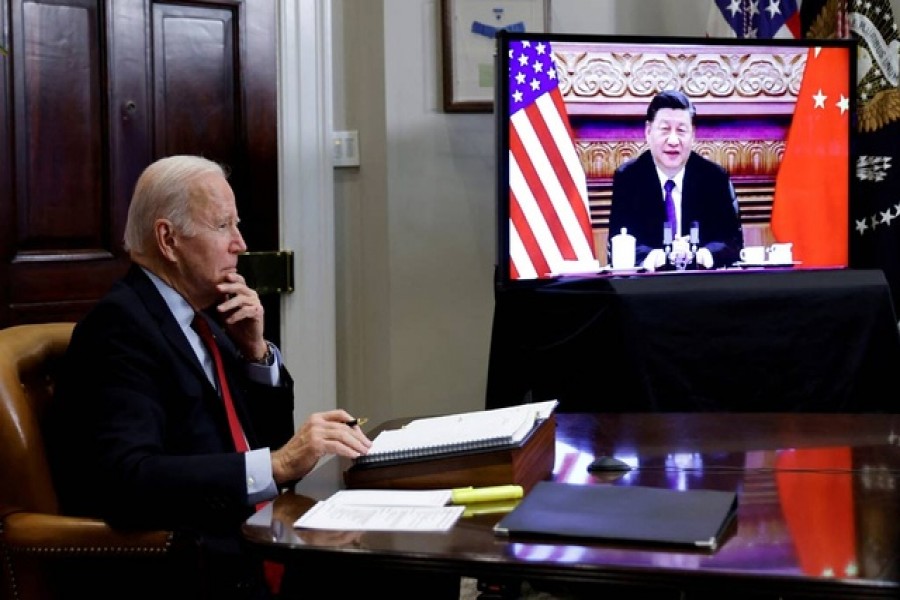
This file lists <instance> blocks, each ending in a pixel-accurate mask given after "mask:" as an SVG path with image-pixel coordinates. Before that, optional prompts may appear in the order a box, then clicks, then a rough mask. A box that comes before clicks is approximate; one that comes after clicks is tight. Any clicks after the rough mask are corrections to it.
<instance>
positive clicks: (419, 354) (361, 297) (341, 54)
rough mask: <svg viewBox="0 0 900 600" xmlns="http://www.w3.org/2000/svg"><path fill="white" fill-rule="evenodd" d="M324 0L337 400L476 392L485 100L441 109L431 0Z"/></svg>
mask: <svg viewBox="0 0 900 600" xmlns="http://www.w3.org/2000/svg"><path fill="white" fill-rule="evenodd" d="M898 3H900V0H893V5H894V10H895V16H896V15H897V14H900V13H898V12H897V10H898V6H897V5H898ZM332 6H333V13H334V18H333V21H334V47H335V50H334V57H335V63H334V69H335V71H334V121H335V123H334V126H335V128H336V129H355V130H358V131H359V135H360V147H361V166H360V167H359V168H358V169H336V170H335V178H334V193H335V198H334V202H335V205H334V210H335V215H336V217H335V223H336V232H335V236H336V243H337V250H336V254H337V282H336V285H337V332H338V333H337V364H338V366H337V390H338V392H337V403H338V405H339V406H342V407H344V408H347V409H348V410H350V411H351V412H353V413H354V414H365V415H367V416H369V417H371V418H372V419H373V421H374V422H379V421H382V420H384V419H388V418H394V417H400V416H410V415H421V414H430V413H444V412H451V411H463V410H476V409H479V408H482V407H483V405H484V400H485V390H486V382H487V363H488V352H489V347H490V336H491V322H492V316H493V300H494V298H493V287H492V282H493V264H494V231H495V223H494V210H495V209H494V202H495V200H494V168H495V157H494V121H493V115H492V114H446V113H444V112H443V111H442V109H441V105H440V93H441V89H440V75H439V74H440V73H441V70H440V36H439V33H440V32H439V18H438V14H439V10H440V3H439V1H438V0H383V1H377V0H333V2H332ZM710 6H711V0H640V1H638V0H551V29H553V30H554V31H557V32H571V33H589V32H594V33H623V34H647V35H679V36H702V35H704V34H705V30H706V22H707V17H708V14H709V9H710ZM300 277H301V278H302V274H300ZM301 283H302V282H301ZM302 385H303V383H302V382H298V386H302Z"/></svg>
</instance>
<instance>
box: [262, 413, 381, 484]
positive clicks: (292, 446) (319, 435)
mask: <svg viewBox="0 0 900 600" xmlns="http://www.w3.org/2000/svg"><path fill="white" fill-rule="evenodd" d="M352 419H353V417H351V416H350V414H349V413H348V412H347V411H344V410H340V409H338V410H329V411H326V412H319V413H313V414H311V415H310V416H309V418H307V419H306V422H304V423H303V424H302V425H301V426H300V428H299V429H297V431H296V432H295V433H294V435H293V437H291V439H290V440H288V442H287V443H286V444H285V445H284V446H282V447H281V448H279V449H278V450H276V451H274V452H272V476H273V477H274V478H275V483H276V484H278V485H281V484H284V483H287V482H290V481H295V480H297V479H300V478H301V477H303V476H304V475H306V474H307V473H309V472H310V471H312V469H313V467H315V466H316V464H317V463H318V462H319V460H320V459H322V458H323V457H324V456H326V455H329V454H336V455H338V456H346V457H348V458H356V457H358V456H360V455H362V454H365V453H366V452H368V451H369V446H371V445H372V441H371V440H370V439H369V438H368V437H366V434H364V433H363V432H362V430H361V429H360V428H359V427H348V426H347V422H348V421H351V420H352Z"/></svg>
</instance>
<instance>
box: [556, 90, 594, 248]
mask: <svg viewBox="0 0 900 600" xmlns="http://www.w3.org/2000/svg"><path fill="white" fill-rule="evenodd" d="M550 96H551V98H552V99H553V106H554V109H555V110H556V112H557V113H559V114H560V115H561V116H562V122H563V124H564V125H565V126H566V132H567V133H568V136H569V139H570V140H572V153H573V156H574V157H575V158H576V159H577V158H578V152H576V150H575V141H574V140H575V132H574V131H572V125H571V124H570V123H569V118H568V113H567V112H566V103H565V100H563V97H562V93H560V91H559V90H558V89H557V90H553V91H552V92H551V93H550ZM560 170H563V171H565V173H566V179H567V180H568V181H572V178H571V175H570V174H569V172H568V170H566V168H565V164H564V163H563V164H562V165H561V167H560ZM568 197H569V204H571V205H572V210H573V212H574V213H575V218H576V219H578V224H579V226H580V227H581V232H582V233H583V234H584V239H585V241H586V242H587V244H588V246H589V247H590V248H591V249H593V247H594V241H593V239H594V232H593V230H592V229H591V215H590V212H589V211H588V205H587V198H583V197H582V196H581V191H580V189H579V188H578V186H577V185H576V184H575V182H574V181H572V188H571V190H570V191H569V193H568Z"/></svg>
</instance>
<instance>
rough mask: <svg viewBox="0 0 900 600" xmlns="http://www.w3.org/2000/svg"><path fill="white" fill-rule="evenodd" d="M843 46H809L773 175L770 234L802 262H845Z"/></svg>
mask: <svg viewBox="0 0 900 600" xmlns="http://www.w3.org/2000/svg"><path fill="white" fill-rule="evenodd" d="M848 62H849V57H848V55H847V53H846V52H845V51H844V50H843V48H821V47H817V48H811V49H810V50H809V51H808V52H807V57H806V67H805V69H804V71H803V80H802V82H801V83H800V92H799V93H798V95H797V104H796V106H795V108H794V116H793V118H792V119H791V126H790V130H789V131H788V136H787V140H786V141H785V149H784V157H783V158H782V160H781V165H780V166H779V167H778V174H777V175H776V178H775V193H774V198H773V201H772V234H773V235H774V236H775V240H776V241H778V242H792V243H793V245H794V246H793V255H794V260H797V261H800V262H801V263H802V264H803V266H804V267H841V266H844V265H846V264H847V262H848V257H847V254H848V252H847V243H848V242H847V235H848V227H847V219H848V206H847V190H848V189H849V164H850V155H849V148H848V147H847V146H846V145H843V144H830V143H829V140H839V139H848V138H849V135H850V117H851V115H850V82H849V81H848V80H846V79H843V78H839V77H837V78H836V77H834V76H833V73H848V72H849V68H850V65H849V64H848Z"/></svg>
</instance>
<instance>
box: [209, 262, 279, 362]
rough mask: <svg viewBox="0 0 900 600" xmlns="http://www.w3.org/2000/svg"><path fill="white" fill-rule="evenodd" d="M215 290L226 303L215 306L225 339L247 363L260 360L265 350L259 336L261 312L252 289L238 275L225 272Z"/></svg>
mask: <svg viewBox="0 0 900 600" xmlns="http://www.w3.org/2000/svg"><path fill="white" fill-rule="evenodd" d="M226 279H227V280H226V281H224V282H222V283H220V284H218V286H217V288H218V290H219V292H221V293H222V294H223V295H224V296H225V298H226V300H225V301H224V302H222V303H221V304H219V305H218V306H217V307H216V310H218V311H219V314H221V315H222V319H223V325H224V327H225V330H226V331H227V332H228V335H229V337H230V338H231V339H232V341H233V342H234V343H235V344H236V345H237V347H238V349H240V351H241V354H243V355H244V356H245V357H247V359H249V360H261V359H262V358H263V357H265V355H266V353H267V352H268V351H269V347H268V345H267V344H266V340H265V338H264V337H263V330H264V326H265V318H264V315H265V310H264V309H263V306H262V303H261V302H260V301H259V294H257V293H256V290H254V289H251V288H250V287H248V286H247V283H246V281H244V277H243V276H242V275H240V274H239V273H229V274H228V275H227V276H226Z"/></svg>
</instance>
